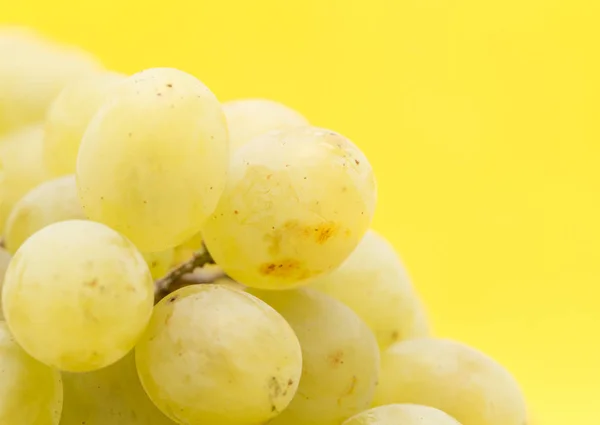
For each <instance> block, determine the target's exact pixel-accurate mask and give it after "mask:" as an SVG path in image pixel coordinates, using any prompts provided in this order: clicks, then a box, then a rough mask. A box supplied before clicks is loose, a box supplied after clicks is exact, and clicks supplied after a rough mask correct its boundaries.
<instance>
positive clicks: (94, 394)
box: [60, 351, 175, 425]
mask: <svg viewBox="0 0 600 425" xmlns="http://www.w3.org/2000/svg"><path fill="white" fill-rule="evenodd" d="M63 385H64V394H65V396H64V405H63V412H62V417H61V419H60V425H82V424H85V425H175V423H174V422H173V421H171V420H170V419H169V418H167V417H166V416H165V415H164V414H163V413H162V412H161V411H160V410H158V408H157V407H156V406H154V404H153V403H152V402H151V401H150V399H149V398H148V396H147V395H146V392H145V391H144V389H143V388H142V385H141V384H140V380H139V378H138V375H137V370H136V367H135V355H134V352H133V351H131V352H130V353H129V354H127V355H126V356H125V357H124V358H122V359H121V360H119V361H118V362H116V363H114V364H112V365H110V366H108V367H105V368H102V369H100V370H97V371H94V372H87V373H63Z"/></svg>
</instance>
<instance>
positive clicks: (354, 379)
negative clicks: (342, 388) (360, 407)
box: [345, 376, 358, 396]
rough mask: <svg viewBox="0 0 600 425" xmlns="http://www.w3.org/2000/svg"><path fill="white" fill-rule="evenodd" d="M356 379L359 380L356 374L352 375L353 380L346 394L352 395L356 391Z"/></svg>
mask: <svg viewBox="0 0 600 425" xmlns="http://www.w3.org/2000/svg"><path fill="white" fill-rule="evenodd" d="M356 381H358V379H357V378H356V376H353V377H352V382H350V388H348V391H346V394H345V395H347V396H348V395H352V394H353V393H354V390H355V389H356Z"/></svg>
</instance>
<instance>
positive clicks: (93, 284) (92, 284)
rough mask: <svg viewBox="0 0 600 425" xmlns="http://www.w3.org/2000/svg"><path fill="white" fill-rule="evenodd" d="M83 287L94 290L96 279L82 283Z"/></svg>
mask: <svg viewBox="0 0 600 425" xmlns="http://www.w3.org/2000/svg"><path fill="white" fill-rule="evenodd" d="M84 285H85V286H89V287H90V288H95V287H96V286H98V279H93V280H90V281H89V282H86V283H84Z"/></svg>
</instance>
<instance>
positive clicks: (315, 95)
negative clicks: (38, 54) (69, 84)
mask: <svg viewBox="0 0 600 425" xmlns="http://www.w3.org/2000/svg"><path fill="white" fill-rule="evenodd" d="M599 17H600V6H599V2H597V1H595V0H589V1H585V0H502V1H496V0H454V1H451V0H247V1H243V0H239V1H233V0H212V1H205V0H166V1H150V0H146V1H142V0H103V1H85V0H78V1H77V0H71V1H69V0H52V1H50V0H37V1H33V0H0V22H12V23H22V24H28V25H32V26H35V27H37V28H39V29H41V30H43V31H45V32H47V33H48V34H49V35H52V36H54V37H56V38H58V39H60V40H64V41H69V42H74V43H77V44H79V45H81V46H83V47H85V48H87V49H89V50H91V51H93V52H95V53H97V54H98V55H99V56H100V57H101V58H102V59H103V60H104V61H105V62H106V64H107V65H108V66H110V67H113V68H116V69H119V70H123V71H128V72H134V71H137V70H140V69H142V68H145V67H152V66H174V67H180V68H182V69H184V70H187V71H189V72H192V73H194V74H195V75H197V76H198V77H199V78H200V79H202V80H203V81H204V82H205V83H207V84H208V85H209V86H210V87H211V88H212V89H213V90H214V91H215V93H216V94H217V95H218V96H219V97H220V98H221V99H223V100H227V99H231V98H235V97H244V96H265V97H270V98H274V99H277V100H280V101H283V102H285V103H287V104H289V105H291V106H293V107H295V108H297V109H298V110H300V111H302V112H303V113H305V114H306V115H307V116H308V117H309V118H310V119H311V120H312V121H313V122H314V123H316V124H318V125H322V126H326V127H330V128H333V129H335V130H338V131H340V132H342V133H344V134H346V135H347V136H349V137H350V138H351V139H353V140H354V141H355V142H356V143H357V144H359V145H360V146H361V147H362V148H363V149H364V151H365V152H366V154H367V155H368V157H369V158H370V160H371V161H372V164H373V166H374V167H375V169H376V172H377V176H378V179H379V185H380V203H379V206H378V211H377V215H376V219H375V223H374V226H375V228H377V229H379V230H382V231H383V232H384V233H385V234H386V235H387V236H388V237H389V238H390V239H391V241H392V242H393V243H394V244H395V246H396V247H397V248H398V250H399V252H400V253H401V255H402V256H403V257H404V259H405V262H406V264H407V265H408V268H409V269H410V272H411V274H412V276H413V278H414V281H415V283H416V285H417V286H418V288H419V290H420V291H421V293H422V294H423V297H424V298H425V300H426V303H427V305H428V307H429V309H430V311H431V316H432V319H433V321H434V324H435V327H436V330H437V332H438V333H439V334H440V335H444V336H451V337H454V338H458V339H461V340H464V341H466V342H468V343H471V344H472V345H474V346H476V347H478V348H480V349H483V350H485V351H486V352H488V353H489V354H491V355H492V356H494V357H496V358H497V359H498V360H499V361H501V362H502V363H503V364H504V365H506V366H507V367H508V368H509V369H510V370H511V371H512V372H513V373H514V374H515V375H516V376H517V378H518V379H519V380H520V382H521V383H522V385H523V388H524V389H525V391H526V393H527V396H528V398H529V400H530V403H531V406H532V409H533V410H534V415H535V416H536V417H537V418H536V419H537V423H538V424H539V425H566V424H569V425H570V424H574V425H575V424H577V425H586V424H590V425H591V424H598V423H600V403H599V402H598V400H597V398H598V395H600V344H599V342H598V339H599V338H600V329H599V326H600V308H599V307H598V305H599V302H598V300H599V299H600V290H599V286H600V171H599V170H598V168H597V167H598V165H600V164H599V163H600V161H599V159H600V147H599V146H600V138H599V136H600V126H599V125H598V120H599V118H600V107H599V95H600V90H599V89H600V84H599V82H598V77H599V76H600V66H599V62H598V46H599V44H598V42H599V41H600V37H599V35H600V29H599V28H598V18H599Z"/></svg>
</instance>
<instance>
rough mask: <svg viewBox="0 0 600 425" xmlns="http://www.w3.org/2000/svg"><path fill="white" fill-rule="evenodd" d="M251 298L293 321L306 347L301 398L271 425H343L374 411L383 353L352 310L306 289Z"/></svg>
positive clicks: (275, 292) (271, 292)
mask: <svg viewBox="0 0 600 425" xmlns="http://www.w3.org/2000/svg"><path fill="white" fill-rule="evenodd" d="M250 293H252V294H255V295H257V296H259V297H260V298H261V299H262V300H263V301H265V302H267V303H268V304H269V305H270V306H271V307H273V308H275V310H277V311H278V312H279V313H280V314H281V315H282V316H283V317H284V318H285V319H286V320H287V322H288V323H289V324H290V325H291V326H292V329H293V330H294V332H295V333H296V335H297V336H298V339H299V341H300V346H301V347H302V358H303V366H302V378H301V379H300V386H299V387H298V392H297V393H296V396H295V397H294V399H293V400H292V402H291V403H290V405H289V406H288V408H287V409H286V410H284V411H283V412H282V413H281V415H279V416H278V417H276V418H275V419H273V421H271V422H269V425H305V424H311V425H339V424H340V423H341V422H342V421H344V420H345V419H347V418H349V417H351V416H353V415H355V414H357V413H359V412H361V411H363V410H365V409H367V408H369V406H370V405H371V402H372V400H373V395H374V393H375V386H376V385H377V378H378V372H379V349H378V347H377V341H376V340H375V337H374V336H373V334H372V332H371V331H370V330H369V328H368V327H367V325H365V323H364V322H363V321H362V320H360V318H359V317H358V316H357V315H356V314H355V313H354V312H353V311H352V310H351V309H350V308H348V307H346V306H345V305H344V304H342V303H341V302H339V301H337V300H335V299H334V298H331V297H329V296H328V295H325V294H323V293H320V292H317V291H313V290H310V289H306V288H301V289H296V290H291V291H257V290H250Z"/></svg>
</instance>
